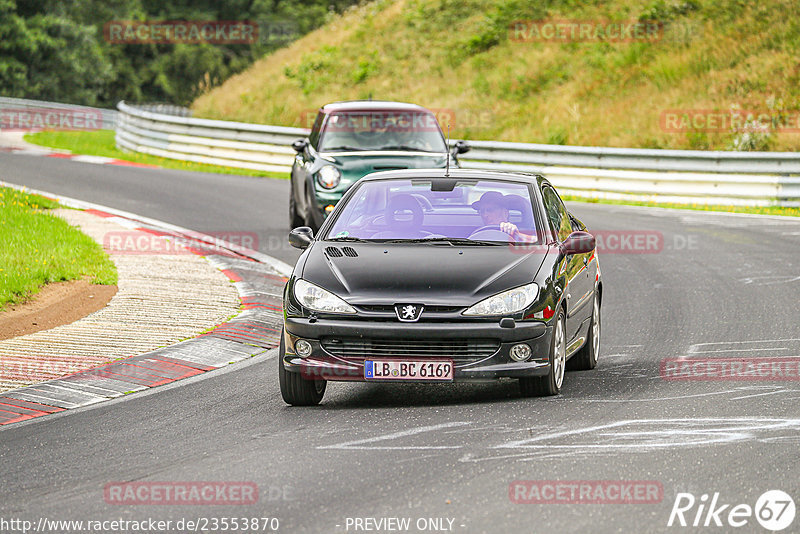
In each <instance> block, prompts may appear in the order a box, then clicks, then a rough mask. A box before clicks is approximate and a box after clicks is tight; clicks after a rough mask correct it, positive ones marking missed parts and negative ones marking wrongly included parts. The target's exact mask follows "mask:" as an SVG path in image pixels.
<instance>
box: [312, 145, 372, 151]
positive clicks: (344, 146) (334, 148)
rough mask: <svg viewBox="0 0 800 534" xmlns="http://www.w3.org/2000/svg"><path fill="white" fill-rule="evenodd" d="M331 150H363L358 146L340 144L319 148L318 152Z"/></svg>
mask: <svg viewBox="0 0 800 534" xmlns="http://www.w3.org/2000/svg"><path fill="white" fill-rule="evenodd" d="M333 150H350V151H352V150H364V149H363V148H358V147H357V146H350V145H342V146H331V147H327V146H326V147H325V148H324V149H322V150H320V152H331V151H333Z"/></svg>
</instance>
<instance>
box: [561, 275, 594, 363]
mask: <svg viewBox="0 0 800 534" xmlns="http://www.w3.org/2000/svg"><path fill="white" fill-rule="evenodd" d="M592 306H593V307H592V319H591V322H590V323H589V335H587V336H586V343H584V344H583V347H581V350H579V351H578V352H577V353H576V354H575V356H573V357H572V358H570V360H569V366H568V368H569V369H570V370H573V369H574V370H576V371H589V370H591V369H594V368H595V367H597V356H598V354H599V352H600V296H599V294H598V293H597V290H595V292H594V303H593V305H592Z"/></svg>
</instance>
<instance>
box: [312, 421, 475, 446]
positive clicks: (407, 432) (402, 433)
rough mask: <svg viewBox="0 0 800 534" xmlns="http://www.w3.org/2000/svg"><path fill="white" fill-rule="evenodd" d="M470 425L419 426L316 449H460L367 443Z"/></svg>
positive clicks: (458, 423)
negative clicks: (373, 444)
mask: <svg viewBox="0 0 800 534" xmlns="http://www.w3.org/2000/svg"><path fill="white" fill-rule="evenodd" d="M469 424H470V423H468V422H465V421H454V422H451V423H442V424H439V425H431V426H420V427H417V428H411V429H408V430H401V431H400V432H392V433H391V434H384V435H382V436H377V437H374V438H366V439H358V440H354V441H347V442H345V443H338V444H336V445H324V446H321V447H317V449H340V450H436V449H460V448H461V447H462V445H407V446H395V447H389V446H372V445H367V444H368V443H375V442H378V441H388V440H392V439H398V438H405V437H408V436H415V435H417V434H423V433H425V432H433V431H436V430H440V429H443V428H453V427H457V426H465V425H469Z"/></svg>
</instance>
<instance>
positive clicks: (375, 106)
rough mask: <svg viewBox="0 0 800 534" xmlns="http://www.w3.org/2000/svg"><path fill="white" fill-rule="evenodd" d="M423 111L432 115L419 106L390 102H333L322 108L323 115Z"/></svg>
mask: <svg viewBox="0 0 800 534" xmlns="http://www.w3.org/2000/svg"><path fill="white" fill-rule="evenodd" d="M378 110H380V111H402V110H406V111H409V110H410V111H421V112H427V113H430V112H431V111H430V110H429V109H426V108H424V107H422V106H420V105H417V104H410V103H407V102H391V101H388V100H350V101H347V102H331V103H330V104H325V105H324V106H322V107H321V108H320V111H321V112H323V113H332V112H336V111H378Z"/></svg>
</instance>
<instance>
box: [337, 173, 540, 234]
mask: <svg viewBox="0 0 800 534" xmlns="http://www.w3.org/2000/svg"><path fill="white" fill-rule="evenodd" d="M440 183H441V181H437V180H431V179H396V180H379V181H365V182H361V183H360V184H358V185H357V186H356V187H357V189H356V190H355V191H354V194H353V195H352V196H351V197H349V199H348V200H347V202H346V204H345V205H344V206H342V208H341V212H340V213H339V214H338V216H337V218H336V221H335V222H334V224H333V226H332V227H331V229H330V231H329V232H328V233H327V236H326V237H325V239H328V240H342V241H361V240H365V241H376V242H386V241H391V242H402V241H414V242H431V243H433V242H444V243H457V244H459V245H468V244H472V243H474V244H507V243H514V244H526V245H530V244H541V243H542V240H541V239H540V236H541V235H543V234H542V233H541V232H540V231H539V230H538V228H537V225H536V220H535V218H534V216H533V205H532V203H531V193H530V191H531V188H530V186H529V185H527V184H524V183H517V182H505V181H499V180H461V179H459V180H457V181H456V182H455V186H454V187H446V188H444V189H448V190H446V191H442V190H440V189H443V188H442V187H438V186H434V185H433V184H440ZM470 242H472V243H470Z"/></svg>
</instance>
